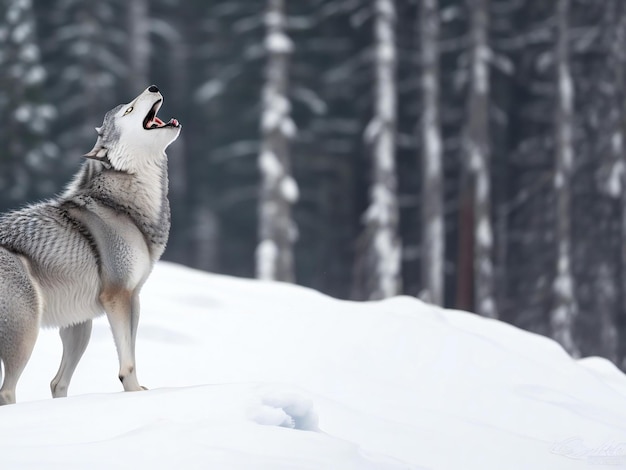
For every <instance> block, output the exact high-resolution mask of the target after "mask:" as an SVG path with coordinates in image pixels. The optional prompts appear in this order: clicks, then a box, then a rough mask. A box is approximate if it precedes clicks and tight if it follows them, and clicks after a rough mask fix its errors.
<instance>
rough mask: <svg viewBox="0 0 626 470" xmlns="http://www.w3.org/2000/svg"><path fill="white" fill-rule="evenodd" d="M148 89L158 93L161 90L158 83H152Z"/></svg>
mask: <svg viewBox="0 0 626 470" xmlns="http://www.w3.org/2000/svg"><path fill="white" fill-rule="evenodd" d="M148 91H149V92H150V93H158V92H159V89H158V88H157V86H156V85H150V88H148Z"/></svg>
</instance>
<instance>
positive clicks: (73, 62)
mask: <svg viewBox="0 0 626 470" xmlns="http://www.w3.org/2000/svg"><path fill="white" fill-rule="evenodd" d="M40 8H41V9H42V10H41V13H40V18H43V19H44V20H45V22H46V26H47V28H48V31H50V36H49V37H47V40H46V43H45V46H46V47H45V48H46V51H45V52H46V61H47V65H48V69H49V70H50V95H51V96H52V98H53V99H54V101H55V102H56V103H58V105H57V109H58V119H56V120H55V122H54V128H53V132H54V133H55V135H56V136H57V139H58V143H59V147H60V149H61V152H62V154H64V155H69V156H76V157H77V156H79V155H82V154H83V153H85V150H86V149H87V150H88V149H89V148H90V146H91V145H93V139H94V135H95V134H94V127H95V126H97V125H99V124H100V123H101V122H102V116H103V115H104V112H106V111H108V110H109V109H110V108H111V107H112V106H113V105H114V104H115V103H119V102H121V96H124V97H125V99H128V95H127V93H128V88H127V87H126V86H124V84H125V83H124V80H125V79H126V78H127V76H128V65H127V64H128V60H127V57H128V54H127V53H126V47H127V45H128V35H127V31H126V24H127V23H126V22H125V21H124V18H125V16H124V13H125V9H124V2H122V1H121V0H109V1H107V2H83V1H81V0H55V1H51V2H42V5H41V7H40ZM120 91H122V92H123V93H120ZM118 100H119V101H118ZM76 157H75V158H76ZM64 163H65V165H67V170H68V173H70V172H71V171H74V169H75V165H76V160H75V159H72V158H68V159H66V160H65V161H64Z"/></svg>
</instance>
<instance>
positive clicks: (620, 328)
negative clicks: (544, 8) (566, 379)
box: [603, 0, 626, 370]
mask: <svg viewBox="0 0 626 470" xmlns="http://www.w3.org/2000/svg"><path fill="white" fill-rule="evenodd" d="M614 5H615V6H616V12H615V17H616V18H617V19H616V21H617V29H616V37H615V41H614V42H613V59H612V63H613V64H614V67H615V82H616V83H615V86H616V87H617V90H618V92H617V96H618V97H619V99H618V101H619V107H618V110H619V112H618V116H619V118H618V119H616V122H615V129H614V135H613V138H612V139H611V141H612V144H613V145H612V146H611V147H612V150H613V155H614V158H615V162H616V163H615V166H616V168H614V169H613V171H617V172H618V173H617V174H618V175H619V183H620V184H619V189H620V194H619V197H620V200H621V204H620V206H621V214H620V215H621V217H620V218H621V224H620V228H621V233H620V242H621V243H620V246H621V253H620V255H621V256H620V262H621V266H620V270H621V285H620V286H619V289H618V290H619V292H620V294H621V297H620V298H621V306H620V307H621V308H618V312H619V313H618V315H617V318H615V319H614V325H613V328H611V327H610V326H607V327H606V328H605V329H604V332H603V333H604V335H603V336H608V337H609V338H610V341H614V342H615V355H616V358H615V363H616V364H617V366H618V367H621V368H622V370H624V369H626V341H623V340H622V341H619V339H620V335H623V334H626V151H625V149H624V142H626V74H625V73H624V66H625V65H626V53H625V52H624V47H623V45H624V41H626V6H625V5H624V3H623V1H622V0H615V3H614Z"/></svg>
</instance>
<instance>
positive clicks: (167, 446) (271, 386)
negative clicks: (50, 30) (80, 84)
mask: <svg viewBox="0 0 626 470" xmlns="http://www.w3.org/2000/svg"><path fill="white" fill-rule="evenodd" d="M142 302H143V305H142V319H141V322H140V327H139V339H138V351H137V356H138V374H139V378H140V380H141V382H142V383H143V385H145V386H147V387H149V388H150V389H151V390H150V391H147V392H139V393H121V392H120V390H121V385H120V384H119V382H118V380H117V357H116V353H115V348H114V345H113V341H112V339H111V334H110V332H109V330H108V326H107V324H106V321H105V320H104V319H100V320H99V321H98V322H97V323H96V325H95V326H94V332H93V337H92V341H91V344H90V346H89V348H88V350H87V352H86V354H85V357H84V358H83V360H82V362H81V364H80V365H79V367H78V370H77V371H76V374H75V376H74V380H73V382H72V384H71V387H70V395H71V396H70V398H67V399H59V400H51V399H49V398H48V396H49V391H48V383H49V381H50V379H51V378H52V377H53V376H54V374H55V372H56V368H57V367H58V362H59V360H60V340H58V338H57V334H56V332H54V331H43V332H42V333H41V335H40V337H39V341H38V344H37V347H36V350H35V353H34V355H33V358H32V359H31V362H30V363H29V365H28V368H27V370H26V371H25V373H24V375H23V378H22V381H21V383H20V386H19V387H18V401H19V403H18V404H17V405H15V406H8V407H2V408H0V468H2V469H3V470H4V469H13V468H19V469H22V468H36V469H40V468H64V469H66V468H76V469H83V468H103V469H105V468H106V469H109V468H131V467H132V468H150V469H170V468H181V469H182V468H184V469H192V468H215V469H220V470H230V469H253V470H256V469H272V470H274V469H422V468H429V469H451V470H452V469H454V470H460V469H476V470H478V469H480V470H485V469H498V470H500V469H546V470H557V469H589V468H590V465H604V467H600V468H616V467H615V466H617V468H620V465H621V466H622V467H625V468H626V376H624V375H623V374H621V373H620V372H619V371H618V370H617V369H616V368H615V367H613V366H612V365H611V364H610V363H608V362H607V361H604V360H602V359H598V358H589V359H585V360H582V361H578V362H577V361H573V360H572V359H571V358H569V356H567V355H566V354H565V353H564V352H563V350H562V349H561V348H560V347H559V346H557V345H556V344H555V343H554V342H552V341H551V340H548V339H546V338H543V337H540V336H537V335H533V334H529V333H526V332H523V331H521V330H519V329H517V328H514V327H512V326H509V325H506V324H504V323H500V322H497V321H493V320H487V319H484V318H479V317H477V316H475V315H472V314H468V313H463V312H456V311H447V310H441V309H438V308H434V307H432V306H429V305H426V304H424V303H422V302H420V301H418V300H415V299H412V298H408V297H400V298H395V299H391V300H387V301H382V302H375V303H374V302H373V303H354V302H343V301H338V300H334V299H331V298H329V297H326V296H323V295H321V294H319V293H316V292H314V291H311V290H307V289H304V288H300V287H296V286H289V285H282V284H275V283H264V282H258V281H250V280H242V279H233V278H228V277H223V276H216V275H209V274H204V273H199V272H197V271H193V270H190V269H186V268H182V267H179V266H175V265H171V264H166V263H161V264H159V265H158V266H157V268H156V270H155V273H154V275H153V277H152V278H151V279H150V280H149V281H148V284H147V285H146V287H145V289H144V291H143V295H142ZM33 400H41V401H33ZM607 465H611V466H610V467H606V466H607Z"/></svg>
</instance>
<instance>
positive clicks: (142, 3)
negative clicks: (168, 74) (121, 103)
mask: <svg viewBox="0 0 626 470" xmlns="http://www.w3.org/2000/svg"><path fill="white" fill-rule="evenodd" d="M127 8H128V35H129V37H128V78H129V80H128V86H129V92H130V93H131V95H132V96H134V95H136V94H137V93H139V92H140V91H141V90H143V89H145V88H147V87H148V86H150V83H148V81H149V78H148V77H149V75H150V31H149V28H148V25H149V21H150V20H149V18H148V0H130V1H129V3H128V4H127Z"/></svg>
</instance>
